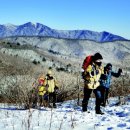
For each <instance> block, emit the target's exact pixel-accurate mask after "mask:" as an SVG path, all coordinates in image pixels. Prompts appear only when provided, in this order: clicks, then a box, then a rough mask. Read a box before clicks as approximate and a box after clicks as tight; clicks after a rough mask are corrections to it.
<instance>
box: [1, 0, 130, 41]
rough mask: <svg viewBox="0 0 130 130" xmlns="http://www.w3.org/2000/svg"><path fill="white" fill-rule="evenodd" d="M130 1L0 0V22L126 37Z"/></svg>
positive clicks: (129, 23) (128, 30) (129, 17)
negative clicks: (30, 24) (83, 30)
mask: <svg viewBox="0 0 130 130" xmlns="http://www.w3.org/2000/svg"><path fill="white" fill-rule="evenodd" d="M129 12H130V0H0V24H6V23H12V24H16V25H20V24H23V23H26V22H39V23H42V24H44V25H47V26H49V27H51V28H53V29H59V30H76V29H86V30H92V31H97V32H101V31H108V32H111V33H113V34H117V35H120V36H123V37H125V38H128V39H130V13H129Z"/></svg>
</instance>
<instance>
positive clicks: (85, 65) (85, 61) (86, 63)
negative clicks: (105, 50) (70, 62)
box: [82, 55, 92, 70]
mask: <svg viewBox="0 0 130 130" xmlns="http://www.w3.org/2000/svg"><path fill="white" fill-rule="evenodd" d="M91 63H92V55H89V56H87V57H86V58H85V60H84V62H83V65H82V68H83V70H86V69H87V67H88V66H89V65H90V64H91Z"/></svg>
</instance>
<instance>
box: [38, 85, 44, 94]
mask: <svg viewBox="0 0 130 130" xmlns="http://www.w3.org/2000/svg"><path fill="white" fill-rule="evenodd" d="M45 93H46V88H45V86H43V85H42V86H38V95H40V96H43V95H44V94H45Z"/></svg>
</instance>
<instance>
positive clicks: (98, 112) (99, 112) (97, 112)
mask: <svg viewBox="0 0 130 130" xmlns="http://www.w3.org/2000/svg"><path fill="white" fill-rule="evenodd" d="M96 114H100V115H103V114H104V113H103V112H102V111H101V110H100V111H96Z"/></svg>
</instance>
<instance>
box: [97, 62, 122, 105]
mask: <svg viewBox="0 0 130 130" xmlns="http://www.w3.org/2000/svg"><path fill="white" fill-rule="evenodd" d="M121 73H122V69H119V70H118V72H117V73H115V72H113V71H112V64H111V63H108V64H107V65H106V66H105V67H104V73H103V74H102V75H101V78H100V87H99V88H100V90H101V93H102V103H101V105H102V106H104V107H105V106H106V102H107V100H108V94H109V89H110V86H111V79H112V76H114V77H116V78H118V77H119V76H120V75H121Z"/></svg>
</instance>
